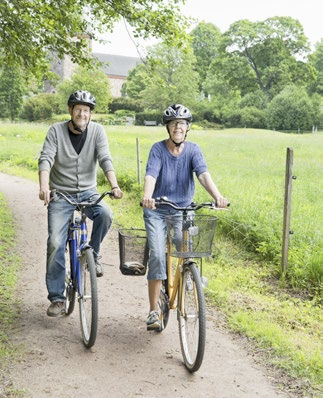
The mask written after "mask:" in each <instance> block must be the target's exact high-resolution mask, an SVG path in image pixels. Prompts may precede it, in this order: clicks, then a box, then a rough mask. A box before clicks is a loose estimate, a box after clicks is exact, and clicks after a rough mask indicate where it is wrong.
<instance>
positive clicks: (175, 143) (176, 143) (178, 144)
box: [167, 129, 187, 148]
mask: <svg viewBox="0 0 323 398" xmlns="http://www.w3.org/2000/svg"><path fill="white" fill-rule="evenodd" d="M167 130H168V129H167ZM168 135H169V139H170V140H171V141H172V143H173V144H174V145H175V146H176V148H178V147H180V146H181V145H182V144H183V143H184V142H185V140H186V137H187V132H186V134H185V137H184V139H183V141H181V142H176V141H174V140H173V139H172V137H171V136H170V134H169V131H168Z"/></svg>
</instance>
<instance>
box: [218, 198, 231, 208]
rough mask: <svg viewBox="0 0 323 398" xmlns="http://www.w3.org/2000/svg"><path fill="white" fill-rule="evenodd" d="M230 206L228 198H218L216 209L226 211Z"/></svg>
mask: <svg viewBox="0 0 323 398" xmlns="http://www.w3.org/2000/svg"><path fill="white" fill-rule="evenodd" d="M228 206H230V203H229V201H228V199H227V198H224V197H223V196H219V197H217V198H216V207H218V208H220V209H224V208H226V207H228Z"/></svg>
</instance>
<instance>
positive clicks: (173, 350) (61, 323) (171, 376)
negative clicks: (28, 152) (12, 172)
mask: <svg viewBox="0 0 323 398" xmlns="http://www.w3.org/2000/svg"><path fill="white" fill-rule="evenodd" d="M0 191H1V192H3V193H4V194H5V196H6V198H7V199H8V202H9V204H10V207H11V209H12V212H13V214H14V217H15V220H16V222H17V224H18V225H19V231H18V232H19V235H18V242H17V244H18V245H19V248H20V249H19V251H20V255H21V258H22V261H23V266H22V269H21V277H20V281H19V285H18V287H17V296H18V298H19V299H20V300H21V313H20V316H19V319H18V323H17V325H16V328H15V330H14V332H13V334H12V336H11V341H12V343H14V344H15V345H17V346H19V347H21V349H22V350H23V356H22V360H21V361H19V362H17V363H14V364H12V365H11V366H10V369H9V371H10V375H9V377H10V378H11V380H12V382H13V386H14V387H15V388H17V389H23V390H24V391H25V395H24V396H25V397H34V398H43V397H51V398H52V397H53V398H56V397H57V398H61V397H65V398H72V397H73V398H74V397H78V398H83V397H84V398H92V397H93V398H94V397H95V398H110V397H111V398H119V397H149V398H155V397H166V398H167V397H172V398H173V397H190V398H191V397H193V398H194V397H201V396H202V397H216V398H243V397H246V398H276V397H281V398H282V397H287V395H286V394H284V393H283V392H280V391H278V390H277V389H276V388H275V387H274V384H273V380H272V379H271V378H270V377H269V376H268V374H267V372H266V370H265V369H262V368H261V367H260V366H259V365H257V364H256V363H255V362H254V360H253V357H252V355H250V353H248V352H246V351H245V350H244V349H243V348H242V346H241V345H240V344H239V340H238V339H233V338H232V336H231V335H230V334H229V333H227V332H226V331H225V330H223V329H221V328H219V327H217V324H216V322H214V320H215V319H214V318H211V317H210V316H209V317H208V329H207V344H206V353H205V358H204V362H203V364H202V367H201V368H200V370H199V372H197V373H195V374H193V375H192V374H189V373H188V372H187V371H186V369H185V367H184V366H183V364H182V359H181V352H180V345H179V337H178V332H177V323H176V319H175V314H174V313H172V315H171V319H170V322H169V325H168V326H167V329H166V330H165V331H164V332H163V333H160V334H158V333H154V332H147V331H146V328H145V319H146V315H147V293H146V279H145V277H127V276H123V275H122V274H121V273H120V271H119V268H118V267H119V262H118V246H117V240H116V232H115V231H112V232H111V233H110V234H109V236H108V237H107V238H106V240H105V242H104V244H103V247H102V254H103V258H102V260H103V263H104V264H105V275H104V277H103V278H100V279H98V288H99V297H100V299H99V331H98V337H97V341H96V344H95V346H94V347H93V348H92V349H90V350H86V349H85V348H84V346H83V344H82V342H81V331H80V323H79V318H78V311H77V309H76V311H74V313H73V314H72V315H71V316H70V317H63V318H49V317H48V316H47V315H46V309H47V306H48V304H49V302H48V301H47V298H46V296H47V291H46V288H45V249H46V248H45V246H46V237H47V236H46V235H47V230H46V228H47V226H46V208H45V207H44V206H43V205H42V202H41V201H40V200H38V186H37V185H36V184H34V183H32V182H29V181H27V180H23V179H21V178H18V177H12V176H7V175H5V174H1V173H0Z"/></svg>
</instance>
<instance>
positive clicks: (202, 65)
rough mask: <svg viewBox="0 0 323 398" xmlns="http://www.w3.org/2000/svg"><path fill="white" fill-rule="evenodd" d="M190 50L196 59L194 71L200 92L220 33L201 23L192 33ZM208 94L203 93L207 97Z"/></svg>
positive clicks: (216, 48) (215, 54)
mask: <svg viewBox="0 0 323 398" xmlns="http://www.w3.org/2000/svg"><path fill="white" fill-rule="evenodd" d="M191 37H192V48H193V52H194V55H195V57H196V64H195V69H196V71H197V72H198V74H199V89H200V91H202V89H203V83H204V81H205V79H206V75H207V72H208V69H209V66H210V64H211V63H212V61H213V60H214V59H215V57H216V56H217V53H218V46H219V42H220V40H221V32H220V30H219V28H217V27H216V26H215V25H213V24H212V23H205V22H201V23H200V24H199V25H198V26H197V27H196V28H195V29H194V30H193V31H192V32H191ZM207 94H208V93H205V95H206V96H207Z"/></svg>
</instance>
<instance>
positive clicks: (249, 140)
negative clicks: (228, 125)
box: [0, 124, 323, 397]
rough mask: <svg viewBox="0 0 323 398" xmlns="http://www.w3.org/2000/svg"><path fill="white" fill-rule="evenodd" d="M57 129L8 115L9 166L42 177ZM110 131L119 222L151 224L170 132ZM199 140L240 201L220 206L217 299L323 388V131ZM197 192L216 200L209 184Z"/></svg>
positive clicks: (308, 391) (244, 330) (248, 332)
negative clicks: (152, 162) (288, 205)
mask: <svg viewBox="0 0 323 398" xmlns="http://www.w3.org/2000/svg"><path fill="white" fill-rule="evenodd" d="M47 128H48V126H46V125H38V124H25V125H19V124H18V125H10V124H1V125H0V134H1V135H0V162H1V163H0V170H1V171H5V172H7V173H12V174H19V175H23V176H24V177H27V178H31V179H33V180H34V181H36V180H37V153H38V152H39V150H40V148H41V145H42V142H43V140H44V137H45V134H46V131H47ZM106 131H107V135H108V138H109V143H110V148H111V152H112V155H113V158H114V165H115V169H116V172H117V175H118V180H119V183H120V185H121V187H122V188H123V190H124V199H123V200H121V201H109V200H108V202H109V204H110V205H111V207H112V208H113V211H114V214H115V223H114V225H115V228H117V227H118V226H127V227H129V226H133V227H143V220H142V212H141V210H140V207H139V202H140V200H141V197H142V186H141V185H140V184H138V180H139V179H140V180H141V183H142V182H143V177H144V172H145V164H146V161H147V158H148V153H149V149H150V147H151V145H152V144H153V143H154V142H156V141H157V140H161V139H163V138H166V132H165V130H164V128H159V127H152V128H149V127H123V126H122V127H120V126H109V127H106ZM189 139H190V140H192V141H195V142H197V143H199V145H200V146H201V147H202V149H203V152H204V155H205V158H206V160H207V163H208V166H209V170H210V172H211V174H212V175H213V177H214V180H215V181H216V183H217V185H218V187H219V189H220V190H221V192H222V193H223V194H225V195H226V196H227V197H228V198H229V199H230V202H231V207H230V211H228V212H220V213H218V217H219V223H218V226H217V232H216V239H215V244H214V249H215V250H214V251H215V256H214V258H213V261H212V262H209V263H206V264H205V266H204V272H205V275H206V276H207V277H208V279H209V286H208V288H207V290H206V293H207V298H208V301H209V302H210V303H211V304H212V305H214V306H215V307H216V308H218V309H220V310H221V312H222V313H223V314H224V315H225V319H226V322H227V327H229V328H231V329H232V330H233V331H235V332H238V333H241V334H243V335H245V336H247V337H248V338H249V339H250V340H251V341H252V342H254V344H255V346H258V347H260V349H261V351H262V352H264V353H265V354H266V355H265V357H266V359H265V360H266V361H267V363H270V364H271V365H272V366H273V367H274V368H279V369H281V370H282V371H284V372H285V373H286V374H287V375H289V376H290V377H292V378H295V379H298V378H300V379H301V381H299V382H298V381H297V383H296V384H297V385H301V387H302V389H303V391H304V397H305V396H312V397H319V394H320V392H322V390H320V388H322V383H323V376H322V374H323V364H322V358H323V355H322V354H323V352H322V308H321V305H322V279H323V267H322V264H323V259H322V252H323V251H322V222H321V219H320V217H319V215H320V214H323V211H322V210H323V208H322V207H323V204H322V202H323V201H322V194H321V190H322V177H321V176H322V171H323V170H322V167H323V166H322V159H321V156H322V155H321V153H322V141H323V135H322V133H318V134H307V135H298V134H281V133H278V132H271V131H261V130H260V131H259V130H244V129H240V130H238V129H230V130H221V131H196V130H192V131H191V132H190V133H189ZM137 140H138V141H139V144H140V163H139V166H138V163H137V148H136V142H137ZM287 147H291V148H293V150H294V162H293V175H295V176H297V179H296V180H293V190H292V209H291V229H292V230H293V231H294V234H293V235H291V239H290V250H289V263H288V272H287V275H285V276H283V275H282V274H281V270H280V255H281V239H282V226H283V202H284V185H285V163H286V150H287ZM138 169H139V170H140V173H139V175H138V173H137V171H138ZM99 178H100V181H102V182H103V181H104V178H103V177H102V176H100V177H99ZM100 190H104V186H100ZM195 199H196V201H200V200H208V199H209V198H208V195H207V194H206V193H205V191H203V189H202V188H201V187H200V186H199V184H197V190H196V197H195ZM313 391H315V392H313Z"/></svg>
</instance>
